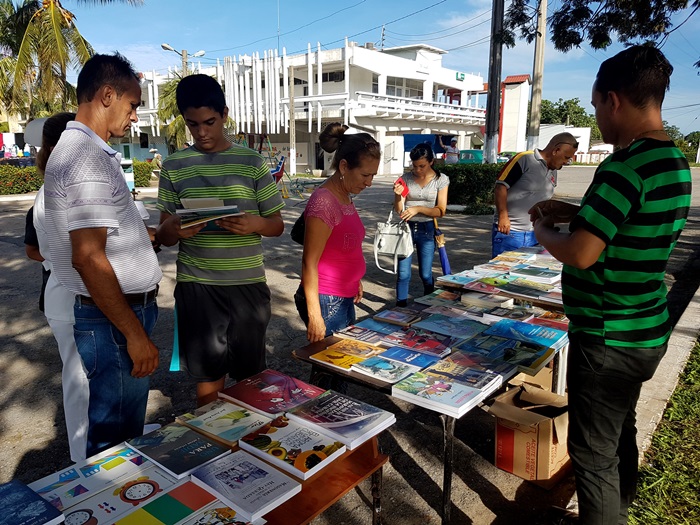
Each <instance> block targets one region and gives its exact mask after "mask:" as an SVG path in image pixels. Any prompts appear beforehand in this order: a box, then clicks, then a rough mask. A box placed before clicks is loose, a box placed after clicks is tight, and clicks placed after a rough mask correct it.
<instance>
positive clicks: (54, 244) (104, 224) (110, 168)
mask: <svg viewBox="0 0 700 525" xmlns="http://www.w3.org/2000/svg"><path fill="white" fill-rule="evenodd" d="M44 193H45V201H46V230H47V234H48V238H49V253H50V254H51V261H52V263H53V271H54V272H55V273H56V276H57V278H58V280H59V282H60V283H61V284H62V285H63V286H65V287H66V288H67V289H68V290H70V291H71V292H73V293H74V294H80V295H88V291H87V288H86V287H85V284H84V283H83V280H82V279H81V278H80V275H79V274H78V272H77V271H75V269H74V268H73V266H72V262H71V256H72V249H71V243H70V235H69V233H70V232H71V231H73V230H80V229H84V228H107V244H106V247H105V252H106V254H107V259H108V260H109V262H110V264H111V265H112V268H113V269H114V273H115V275H116V276H117V280H118V281H119V286H120V287H121V289H122V292H123V293H125V294H128V293H141V292H147V291H149V290H152V289H154V288H155V287H156V285H157V284H158V283H159V282H160V279H161V277H162V273H161V271H160V267H159V265H158V259H157V258H156V254H155V252H154V251H153V247H152V246H151V241H150V239H149V237H148V232H147V231H146V227H145V225H144V223H143V220H142V219H141V215H140V214H139V211H138V209H137V208H136V205H135V204H134V199H133V197H132V195H131V193H130V192H129V188H128V187H127V185H126V180H125V178H124V174H123V172H122V169H121V165H120V156H119V154H118V153H117V152H116V151H114V150H113V149H112V148H110V147H109V145H108V144H107V143H106V142H105V141H104V140H102V139H101V138H100V137H98V136H97V135H96V134H95V133H94V132H93V131H92V130H91V129H90V128H88V127H87V126H85V125H84V124H82V123H80V122H69V123H68V126H67V128H66V131H64V132H63V134H62V135H61V139H60V140H59V141H58V144H57V145H56V147H55V148H54V150H53V151H52V152H51V156H50V157H49V161H48V164H47V166H46V175H45V179H44Z"/></svg>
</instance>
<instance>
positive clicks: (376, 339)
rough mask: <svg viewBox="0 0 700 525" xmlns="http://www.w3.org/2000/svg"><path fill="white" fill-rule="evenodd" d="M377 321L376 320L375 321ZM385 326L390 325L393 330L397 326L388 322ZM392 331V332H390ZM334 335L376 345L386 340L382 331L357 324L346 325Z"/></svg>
mask: <svg viewBox="0 0 700 525" xmlns="http://www.w3.org/2000/svg"><path fill="white" fill-rule="evenodd" d="M375 323H376V321H375ZM377 324H380V323H377ZM384 326H388V327H390V329H391V331H392V332H393V331H396V326H394V325H390V324H386V325H384ZM390 333H391V332H390ZM333 335H334V336H336V337H339V338H340V339H348V340H351V341H360V342H362V343H367V344H370V345H376V346H380V345H381V344H382V343H383V341H384V334H382V333H380V332H375V331H374V330H370V329H368V328H362V327H360V326H357V325H350V326H346V327H345V328H343V329H341V330H339V331H337V332H334V333H333Z"/></svg>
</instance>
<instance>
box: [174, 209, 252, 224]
mask: <svg viewBox="0 0 700 525" xmlns="http://www.w3.org/2000/svg"><path fill="white" fill-rule="evenodd" d="M175 213H176V214H177V216H178V217H180V227H181V228H190V227H191V226H197V225H198V224H202V223H205V222H209V221H215V220H218V219H223V218H225V217H235V216H238V215H244V214H243V212H241V211H240V210H239V209H238V206H237V205H235V204H232V205H230V206H216V207H212V208H194V209H191V208H184V209H182V208H181V209H178V210H175Z"/></svg>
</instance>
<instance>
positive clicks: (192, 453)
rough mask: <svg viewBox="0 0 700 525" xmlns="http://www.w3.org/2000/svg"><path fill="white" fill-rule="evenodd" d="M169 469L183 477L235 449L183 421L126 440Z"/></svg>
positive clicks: (156, 462) (163, 467) (134, 447)
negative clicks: (182, 423) (183, 423)
mask: <svg viewBox="0 0 700 525" xmlns="http://www.w3.org/2000/svg"><path fill="white" fill-rule="evenodd" d="M126 444H127V445H129V446H130V447H131V448H133V449H134V450H136V451H138V452H140V453H141V454H143V455H144V456H146V457H147V458H148V459H150V460H151V461H152V462H153V463H155V464H156V465H158V466H159V467H161V468H162V469H163V470H165V471H166V472H168V473H170V474H172V475H173V476H175V477H176V478H178V479H180V478H183V477H185V476H186V475H187V474H189V473H190V472H192V471H193V470H195V469H197V468H199V467H201V466H202V465H206V464H207V463H209V462H211V461H214V460H215V459H217V458H220V457H221V456H225V455H226V454H229V453H230V452H231V449H230V448H228V447H226V446H224V445H221V444H219V443H217V442H216V441H214V440H212V439H211V438H209V437H207V436H205V435H204V434H201V433H199V432H197V431H195V430H192V429H191V428H188V427H186V426H184V425H180V424H179V423H170V424H169V425H165V426H163V427H161V428H159V429H158V430H154V431H153V432H149V433H148V434H144V435H143V436H139V437H135V438H132V439H130V440H128V441H127V442H126Z"/></svg>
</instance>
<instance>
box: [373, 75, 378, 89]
mask: <svg viewBox="0 0 700 525" xmlns="http://www.w3.org/2000/svg"><path fill="white" fill-rule="evenodd" d="M372 93H379V75H376V74H375V75H372Z"/></svg>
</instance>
